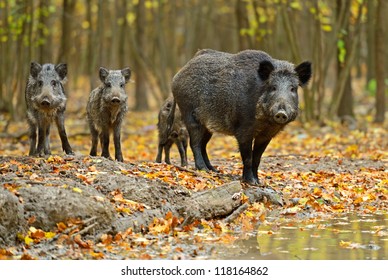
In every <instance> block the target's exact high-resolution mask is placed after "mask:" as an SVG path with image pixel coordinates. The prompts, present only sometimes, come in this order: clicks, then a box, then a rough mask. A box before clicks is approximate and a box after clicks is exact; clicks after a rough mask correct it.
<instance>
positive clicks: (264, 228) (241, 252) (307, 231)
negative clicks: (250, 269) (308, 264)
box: [220, 214, 388, 260]
mask: <svg viewBox="0 0 388 280" xmlns="http://www.w3.org/2000/svg"><path fill="white" fill-rule="evenodd" d="M220 255H221V256H220V258H223V259H267V260H276V259H280V260H297V259H301V260H386V259H388V215H387V214H384V215H363V216H356V215H346V216H341V217H337V218H334V219H331V220H322V221H316V222H311V221H308V222H301V221H296V220H292V219H287V220H285V221H284V222H282V223H272V224H270V225H260V226H259V228H258V230H257V232H256V235H255V236H252V237H250V238H248V239H246V240H241V241H237V242H236V243H235V244H233V245H232V246H231V247H229V248H224V249H222V250H221V252H220Z"/></svg>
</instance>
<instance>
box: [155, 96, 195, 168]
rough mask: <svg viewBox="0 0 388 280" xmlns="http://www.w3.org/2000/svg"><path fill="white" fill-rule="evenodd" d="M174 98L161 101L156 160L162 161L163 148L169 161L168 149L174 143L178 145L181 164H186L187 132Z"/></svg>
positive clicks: (168, 161) (167, 161) (166, 159)
mask: <svg viewBox="0 0 388 280" xmlns="http://www.w3.org/2000/svg"><path fill="white" fill-rule="evenodd" d="M174 106H176V105H174V99H173V98H172V97H169V98H167V99H166V101H165V102H164V103H163V105H162V107H161V108H160V111H159V115H158V133H159V145H158V154H157V156H156V162H162V154H163V149H164V154H165V161H166V163H168V164H171V162H170V149H171V146H172V145H173V144H174V143H175V145H176V146H177V147H178V151H179V155H180V157H181V165H182V166H186V165H187V143H188V139H189V134H188V132H187V129H186V127H185V125H184V123H183V122H182V119H181V113H180V111H179V108H176V109H175V107H174Z"/></svg>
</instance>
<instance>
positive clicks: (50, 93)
mask: <svg viewBox="0 0 388 280" xmlns="http://www.w3.org/2000/svg"><path fill="white" fill-rule="evenodd" d="M66 75H67V65H66V64H58V65H54V64H43V65H40V64H39V63H37V62H32V63H31V67H30V76H29V78H28V81H27V86H26V91H25V98H26V104H27V121H28V125H29V137H30V151H29V155H30V156H43V155H49V154H51V150H50V126H51V123H52V122H53V121H54V120H55V123H56V125H57V128H58V132H59V136H60V138H61V141H62V149H63V150H64V151H65V153H66V154H73V151H72V149H71V147H70V144H69V140H68V139H67V135H66V130H65V124H64V122H65V117H64V113H65V110H66V99H67V98H66V95H65V90H64V88H63V84H64V83H65V80H66ZM37 138H38V145H36V140H37Z"/></svg>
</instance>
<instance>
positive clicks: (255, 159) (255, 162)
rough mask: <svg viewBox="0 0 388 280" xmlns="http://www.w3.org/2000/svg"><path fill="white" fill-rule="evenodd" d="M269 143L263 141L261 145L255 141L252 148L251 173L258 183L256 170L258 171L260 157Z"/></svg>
mask: <svg viewBox="0 0 388 280" xmlns="http://www.w3.org/2000/svg"><path fill="white" fill-rule="evenodd" d="M269 142H270V141H265V142H263V143H258V142H257V141H256V140H255V144H254V146H253V155H252V173H253V177H254V178H255V179H256V180H257V182H259V177H258V176H257V170H258V169H259V165H260V160H261V156H262V154H263V153H264V151H265V149H266V148H267V146H268V144H269Z"/></svg>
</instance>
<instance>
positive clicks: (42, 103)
mask: <svg viewBox="0 0 388 280" xmlns="http://www.w3.org/2000/svg"><path fill="white" fill-rule="evenodd" d="M40 105H42V106H43V107H50V105H51V102H50V100H48V98H44V99H43V100H42V101H41V102H40Z"/></svg>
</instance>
